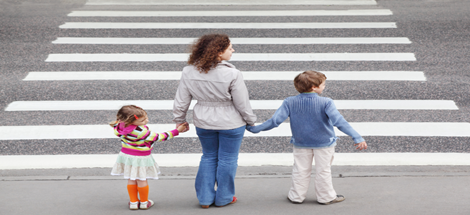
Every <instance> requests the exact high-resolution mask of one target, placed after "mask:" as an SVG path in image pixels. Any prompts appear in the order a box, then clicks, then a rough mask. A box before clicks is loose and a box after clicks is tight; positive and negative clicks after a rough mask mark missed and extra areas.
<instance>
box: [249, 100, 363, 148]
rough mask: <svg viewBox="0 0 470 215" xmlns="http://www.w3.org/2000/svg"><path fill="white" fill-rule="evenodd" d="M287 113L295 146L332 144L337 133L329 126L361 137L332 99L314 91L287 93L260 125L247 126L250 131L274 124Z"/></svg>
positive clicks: (334, 142) (311, 146) (355, 139)
mask: <svg viewBox="0 0 470 215" xmlns="http://www.w3.org/2000/svg"><path fill="white" fill-rule="evenodd" d="M287 117H290V127H291V130H292V138H291V141H290V142H291V143H292V144H294V145H295V146H296V147H298V148H314V149H315V148H317V149H319V148H327V147H332V146H335V145H336V140H337V139H338V137H336V135H335V131H334V128H333V126H336V127H337V128H338V129H339V130H340V131H342V132H344V133H345V134H347V135H349V136H351V137H352V138H353V140H354V142H356V143H360V142H362V141H364V139H363V138H362V137H361V135H359V133H357V132H356V131H355V130H354V129H353V128H352V127H351V125H349V123H348V122H347V121H346V120H345V119H344V117H343V116H342V115H341V114H340V113H339V111H338V110H337V109H336V106H335V104H334V103H333V100H332V99H330V98H326V97H321V96H319V95H318V94H316V93H301V94H299V95H297V96H292V97H288V98H287V99H285V100H284V102H283V103H282V106H281V107H280V108H279V109H277V111H276V113H274V115H273V117H272V118H271V119H269V120H267V121H266V122H264V123H263V124H261V125H258V126H249V125H247V130H248V131H250V132H253V133H258V132H260V131H267V130H270V129H272V128H275V127H278V126H279V125H280V124H281V123H282V122H284V121H285V120H286V119H287Z"/></svg>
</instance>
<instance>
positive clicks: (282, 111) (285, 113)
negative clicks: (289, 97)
mask: <svg viewBox="0 0 470 215" xmlns="http://www.w3.org/2000/svg"><path fill="white" fill-rule="evenodd" d="M287 117H289V107H288V106H287V102H286V100H284V102H283V103H282V105H281V107H279V108H278V109H277V110H276V113H274V115H273V116H272V117H271V119H268V120H267V121H266V122H264V123H263V124H261V125H257V126H251V125H247V126H246V130H248V131H249V132H252V133H259V132H260V131H268V130H271V129H273V128H275V127H278V126H279V125H280V124H281V123H282V122H284V121H285V120H286V119H287Z"/></svg>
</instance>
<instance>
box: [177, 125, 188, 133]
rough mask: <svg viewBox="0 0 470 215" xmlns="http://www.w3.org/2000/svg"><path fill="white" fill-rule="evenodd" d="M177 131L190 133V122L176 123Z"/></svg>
mask: <svg viewBox="0 0 470 215" xmlns="http://www.w3.org/2000/svg"><path fill="white" fill-rule="evenodd" d="M176 130H178V132H180V133H184V132H186V131H189V123H188V122H184V123H176Z"/></svg>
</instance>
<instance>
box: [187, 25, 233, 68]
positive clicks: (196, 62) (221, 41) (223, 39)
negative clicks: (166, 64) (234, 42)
mask: <svg viewBox="0 0 470 215" xmlns="http://www.w3.org/2000/svg"><path fill="white" fill-rule="evenodd" d="M229 46H230V39H229V38H228V36H227V35H226V34H208V35H204V36H202V37H201V38H199V39H198V40H197V41H195V43H194V44H193V45H192V46H191V55H190V56H189V60H188V64H190V65H193V66H195V67H196V68H197V69H198V70H199V71H200V72H204V73H207V72H209V70H211V69H213V68H215V67H216V66H217V64H218V63H220V59H219V54H220V53H223V52H224V51H225V50H226V49H227V48H228V47H229Z"/></svg>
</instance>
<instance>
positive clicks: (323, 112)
mask: <svg viewBox="0 0 470 215" xmlns="http://www.w3.org/2000/svg"><path fill="white" fill-rule="evenodd" d="M325 81H326V76H325V75H324V74H323V73H320V72H315V71H306V72H303V73H301V74H299V75H297V77H295V79H294V85H295V89H297V91H299V93H300V94H299V95H297V96H292V97H288V98H287V99H285V100H284V102H283V103H282V106H281V107H280V108H279V109H277V111H276V113H274V115H273V117H272V118H271V119H269V120H268V121H266V122H264V123H263V124H261V125H258V126H249V125H247V130H248V131H250V132H253V133H258V132H260V131H267V130H270V129H272V128H275V127H278V126H279V125H280V124H281V123H282V122H284V120H286V119H287V117H290V126H291V130H292V138H291V141H290V142H291V143H292V144H294V167H293V169H292V186H291V188H290V191H289V194H288V195H287V199H289V200H290V201H291V202H292V203H298V204H300V203H302V202H303V201H304V199H305V196H306V195H307V191H308V187H309V184H310V175H311V171H312V161H313V158H315V169H316V175H315V191H316V196H317V202H318V203H320V204H324V205H328V204H331V203H336V202H342V201H344V199H345V198H344V196H342V195H336V191H335V190H334V189H333V183H332V178H331V163H332V162H333V157H334V152H335V146H336V140H337V139H338V137H336V135H335V132H334V129H333V126H336V127H337V128H338V129H339V130H341V131H342V132H344V133H345V134H347V135H349V136H351V137H352V138H353V140H354V142H355V143H356V144H355V146H357V149H360V150H362V149H367V144H366V142H365V141H364V139H363V138H362V137H361V135H359V134H358V133H357V132H356V131H355V130H354V129H353V128H352V127H351V126H350V125H349V123H348V122H347V121H346V120H345V119H344V118H343V116H342V115H341V114H340V113H339V112H338V110H337V109H336V107H335V104H334V103H333V100H332V99H330V98H326V97H321V96H319V94H321V93H322V91H323V89H325Z"/></svg>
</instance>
